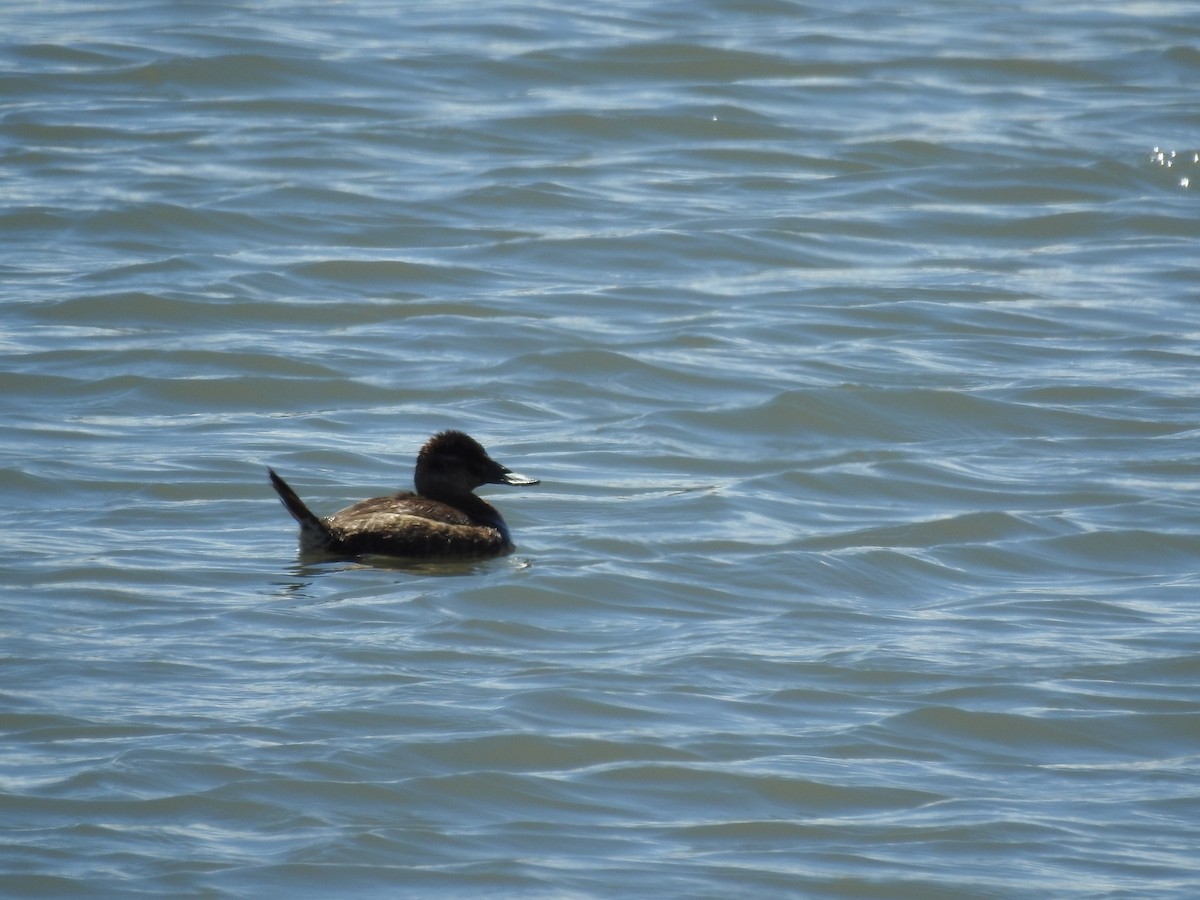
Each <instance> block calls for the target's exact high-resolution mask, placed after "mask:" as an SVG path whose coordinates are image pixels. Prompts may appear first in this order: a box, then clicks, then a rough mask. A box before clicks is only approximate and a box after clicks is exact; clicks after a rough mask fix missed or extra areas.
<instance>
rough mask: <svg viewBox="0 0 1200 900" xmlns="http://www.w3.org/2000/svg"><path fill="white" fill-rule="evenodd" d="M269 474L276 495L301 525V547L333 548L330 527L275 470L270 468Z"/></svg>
mask: <svg viewBox="0 0 1200 900" xmlns="http://www.w3.org/2000/svg"><path fill="white" fill-rule="evenodd" d="M267 474H268V475H270V476H271V486H272V487H273V488H275V493H277V494H278V495H279V499H280V500H282V501H283V505H284V506H286V507H287V511H288V512H290V513H291V514H292V518H293V519H295V520H296V521H297V522H299V523H300V544H301V546H303V547H322V546H323V547H331V546H333V544H334V543H335V540H334V536H333V533H332V532H331V531H330V530H329V526H328V525H326V524H325V523H324V522H322V521H321V520H320V519H318V518H317V516H316V515H315V514H314V513H313V511H312V510H311V509H309V508H308V506H306V505H305V503H304V501H303V500H301V499H300V495H299V494H297V493H296V492H295V491H293V490H292V486H291V485H290V484H288V483H287V482H286V481H284V480H283V479H282V478H280V477H279V475H278V474H276V472H275V470H274V469H272V468H271V467H269V466H268V467H267Z"/></svg>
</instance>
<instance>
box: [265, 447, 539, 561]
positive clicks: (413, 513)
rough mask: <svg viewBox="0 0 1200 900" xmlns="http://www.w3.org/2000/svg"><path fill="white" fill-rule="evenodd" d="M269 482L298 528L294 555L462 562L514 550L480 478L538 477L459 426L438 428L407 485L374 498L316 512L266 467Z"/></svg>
mask: <svg viewBox="0 0 1200 900" xmlns="http://www.w3.org/2000/svg"><path fill="white" fill-rule="evenodd" d="M267 473H268V475H269V476H270V479H271V485H272V486H273V487H274V488H275V492H276V493H277V494H279V499H280V500H281V501H282V502H283V505H284V507H286V508H287V511H288V512H289V513H291V514H292V518H294V519H295V520H296V522H297V523H298V524H299V526H300V555H301V556H302V557H325V558H340V559H355V558H358V557H362V556H391V557H400V558H407V559H419V560H438V559H447V560H465V559H484V558H488V557H495V556H503V555H504V554H506V553H510V552H512V550H513V546H514V545H513V541H512V536H511V535H510V534H509V531H508V526H507V525H506V524H505V523H504V519H503V518H502V517H501V516H500V513H499V512H498V511H497V510H496V508H495V507H494V506H492V505H491V504H490V503H488V502H487V501H486V500H483V499H481V498H480V497H477V496H476V495H475V493H474V491H475V488H477V487H479V486H480V485H484V484H507V485H518V486H524V485H533V484H538V480H537V479H536V478H530V477H529V476H527V475H522V474H520V473H519V472H514V471H512V470H511V469H508V468H506V467H505V466H502V465H500V463H498V462H496V461H495V460H494V459H492V458H491V457H490V456H489V455H488V452H487V451H486V450H484V449H483V445H482V444H480V443H479V442H478V441H477V440H475V439H474V438H473V437H471V436H470V435H467V434H464V433H463V432H461V431H453V430H451V431H441V432H438V433H437V434H435V435H434V436H433V437H431V438H430V439H429V440H428V441H426V442H425V445H424V446H423V447H421V450H420V452H419V453H418V454H417V464H416V471H415V472H414V474H413V486H414V487H415V488H416V491H415V492H413V491H401V492H400V493H397V494H391V495H389V496H387V497H372V498H371V499H369V500H361V501H359V502H358V503H355V504H353V505H352V506H347V507H346V508H345V509H342V510H339V511H338V512H335V513H334V514H333V515H330V516H324V517H318V516H317V515H316V514H315V513H314V512H312V510H310V509H309V508H308V506H307V504H305V502H304V501H303V500H301V499H300V497H299V495H298V494H297V493H296V492H295V491H294V490H292V488H291V486H290V485H289V484H288V483H287V482H286V481H284V480H283V479H282V478H281V477H280V476H279V475H278V473H276V471H275V470H274V469H272V468H270V467H269V466H268V467H267Z"/></svg>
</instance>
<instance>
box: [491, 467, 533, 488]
mask: <svg viewBox="0 0 1200 900" xmlns="http://www.w3.org/2000/svg"><path fill="white" fill-rule="evenodd" d="M501 468H502V469H503V471H502V472H501V473H500V477H499V478H497V479H496V484H511V485H514V486H518V487H519V486H521V485H526V484H537V483H538V480H537V479H536V478H530V477H529V476H528V475H522V474H521V473H520V472H512V471H510V470H508V469H504V468H503V467H501Z"/></svg>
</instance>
